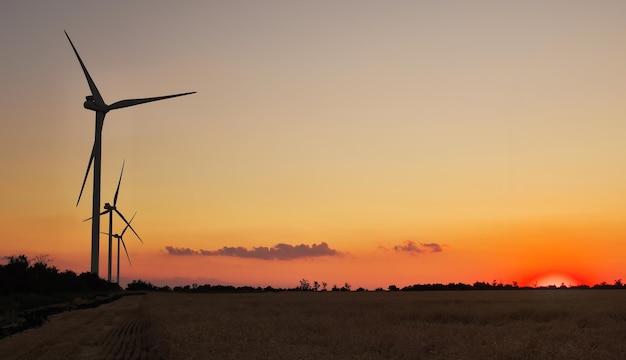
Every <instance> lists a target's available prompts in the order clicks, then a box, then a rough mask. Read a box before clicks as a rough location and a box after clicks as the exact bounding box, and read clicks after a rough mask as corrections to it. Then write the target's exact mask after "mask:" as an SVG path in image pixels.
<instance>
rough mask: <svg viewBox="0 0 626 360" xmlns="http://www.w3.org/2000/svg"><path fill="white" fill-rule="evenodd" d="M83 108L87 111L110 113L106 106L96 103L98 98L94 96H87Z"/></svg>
mask: <svg viewBox="0 0 626 360" xmlns="http://www.w3.org/2000/svg"><path fill="white" fill-rule="evenodd" d="M83 106H84V107H85V109H87V110H93V111H101V112H103V113H107V112H108V111H109V109H108V106H106V104H105V105H104V106H100V105H98V103H97V102H96V98H95V97H94V96H93V95H88V96H85V103H84V104H83Z"/></svg>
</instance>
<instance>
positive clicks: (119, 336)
mask: <svg viewBox="0 0 626 360" xmlns="http://www.w3.org/2000/svg"><path fill="white" fill-rule="evenodd" d="M144 298H145V296H144V295H138V296H126V297H123V298H121V299H119V300H117V301H114V302H112V303H109V304H105V305H102V306H99V307H97V308H94V309H85V310H76V311H70V312H65V313H61V314H57V315H53V316H51V317H50V318H49V320H48V322H46V323H45V324H44V325H43V326H42V327H40V328H36V329H31V330H27V331H24V332H22V333H20V334H16V335H13V336H10V337H7V338H5V339H2V340H0V357H2V359H163V358H167V352H166V351H164V350H165V349H164V348H162V347H161V346H160V345H159V342H157V341H155V340H154V339H155V337H154V336H153V334H152V332H151V330H152V329H151V326H150V323H149V321H148V320H147V319H146V318H145V317H144V316H143V310H142V303H143V301H144Z"/></svg>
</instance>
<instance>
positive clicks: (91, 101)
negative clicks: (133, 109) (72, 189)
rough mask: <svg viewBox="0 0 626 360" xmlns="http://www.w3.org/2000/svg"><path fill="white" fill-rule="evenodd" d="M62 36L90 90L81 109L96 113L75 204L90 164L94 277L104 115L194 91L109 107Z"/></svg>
mask: <svg viewBox="0 0 626 360" xmlns="http://www.w3.org/2000/svg"><path fill="white" fill-rule="evenodd" d="M65 36H66V37H67V40H68V41H69V42H70V45H71V46H72V49H73V50H74V53H75V54H76V58H77V59H78V62H79V63H80V67H81V68H82V69H83V73H85V78H86V79H87V84H89V90H91V95H88V96H86V97H85V103H84V104H83V106H84V107H85V109H88V110H92V111H95V113H96V131H95V140H94V143H93V148H92V150H91V156H90V157H89V164H88V165H87V171H86V172H85V178H84V179H83V185H82V186H81V188H80V194H79V195H78V201H77V202H76V206H78V203H79V202H80V198H81V196H82V194H83V190H84V188H85V182H86V181H87V176H88V175H89V170H90V169H91V164H92V163H93V202H92V208H91V272H92V273H95V274H96V275H97V274H98V266H99V257H100V237H99V236H100V217H99V216H98V215H99V211H100V183H101V182H100V176H101V168H102V127H103V125H104V117H105V115H106V114H107V113H108V112H109V111H111V110H115V109H121V108H125V107H129V106H134V105H139V104H144V103H148V102H152V101H158V100H164V99H169V98H173V97H178V96H184V95H189V94H194V93H195V91H192V92H186V93H181V94H174V95H165V96H159V97H152V98H143V99H129V100H121V101H117V102H114V103H113V104H111V105H107V104H106V103H105V102H104V99H103V98H102V95H100V92H99V91H98V88H97V87H96V84H95V83H94V81H93V79H92V78H91V76H90V75H89V72H88V71H87V68H86V67H85V64H84V63H83V60H82V59H81V58H80V55H78V51H77V50H76V47H75V46H74V43H72V40H71V39H70V36H69V35H68V34H67V31H65Z"/></svg>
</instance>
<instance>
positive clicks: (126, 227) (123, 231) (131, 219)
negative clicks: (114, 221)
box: [120, 211, 137, 237]
mask: <svg viewBox="0 0 626 360" xmlns="http://www.w3.org/2000/svg"><path fill="white" fill-rule="evenodd" d="M135 215H137V212H136V211H135V213H134V214H133V217H131V218H130V221H129V222H128V225H126V226H125V227H124V230H122V233H121V234H120V237H122V236H124V233H125V232H126V229H128V227H129V226H130V223H132V222H133V219H134V218H135Z"/></svg>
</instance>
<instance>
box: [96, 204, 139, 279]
mask: <svg viewBox="0 0 626 360" xmlns="http://www.w3.org/2000/svg"><path fill="white" fill-rule="evenodd" d="M135 215H137V213H136V212H135V214H134V215H133V217H131V218H130V220H128V224H126V226H125V227H124V230H122V233H121V234H119V235H118V234H113V237H114V238H116V239H117V281H116V283H117V284H119V283H120V242H122V246H124V252H125V253H126V258H128V264H130V266H133V263H132V262H130V256H129V255H128V249H127V248H126V243H125V242H124V233H125V232H126V230H128V228H129V227H130V223H132V222H133V219H134V218H135ZM103 234H106V235H109V233H103ZM139 241H141V239H139ZM141 242H142V243H143V241H141Z"/></svg>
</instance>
